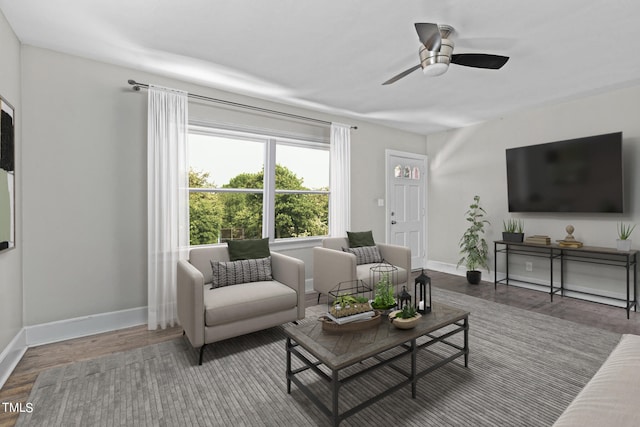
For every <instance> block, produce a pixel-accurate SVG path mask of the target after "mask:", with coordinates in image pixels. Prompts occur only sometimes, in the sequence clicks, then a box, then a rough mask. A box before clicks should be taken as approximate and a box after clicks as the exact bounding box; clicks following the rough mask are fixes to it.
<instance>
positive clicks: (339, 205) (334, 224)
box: [329, 123, 351, 237]
mask: <svg viewBox="0 0 640 427" xmlns="http://www.w3.org/2000/svg"><path fill="white" fill-rule="evenodd" d="M329 158H330V162H331V163H330V164H331V173H330V178H329V185H330V189H331V195H330V197H329V235H330V236H333V237H345V236H346V235H347V231H350V230H351V126H349V125H343V124H340V123H331V145H330V148H329Z"/></svg>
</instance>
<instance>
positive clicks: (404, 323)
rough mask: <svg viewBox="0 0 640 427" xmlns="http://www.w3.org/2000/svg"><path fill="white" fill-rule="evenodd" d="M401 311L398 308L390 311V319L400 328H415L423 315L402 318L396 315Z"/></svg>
mask: <svg viewBox="0 0 640 427" xmlns="http://www.w3.org/2000/svg"><path fill="white" fill-rule="evenodd" d="M399 312H400V310H396V311H392V312H391V313H389V321H390V322H391V324H392V325H393V326H395V327H396V328H398V329H411V328H415V327H416V325H417V324H418V321H419V320H420V318H421V317H422V315H421V314H416V315H415V316H414V317H410V318H409V319H400V318H399V317H396V314H398V313H399Z"/></svg>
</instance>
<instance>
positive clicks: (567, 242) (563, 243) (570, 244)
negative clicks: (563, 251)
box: [558, 240, 582, 249]
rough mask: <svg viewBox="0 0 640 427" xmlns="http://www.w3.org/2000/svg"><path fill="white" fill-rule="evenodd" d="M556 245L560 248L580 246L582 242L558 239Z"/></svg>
mask: <svg viewBox="0 0 640 427" xmlns="http://www.w3.org/2000/svg"><path fill="white" fill-rule="evenodd" d="M558 246H560V247H561V248H574V249H576V248H581V247H582V242H578V241H577V240H558Z"/></svg>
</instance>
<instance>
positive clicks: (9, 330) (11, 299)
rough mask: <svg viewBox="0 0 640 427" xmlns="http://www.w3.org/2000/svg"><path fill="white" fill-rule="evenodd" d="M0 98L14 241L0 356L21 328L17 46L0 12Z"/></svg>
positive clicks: (6, 263) (5, 256) (1, 263)
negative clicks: (6, 120) (12, 141)
mask: <svg viewBox="0 0 640 427" xmlns="http://www.w3.org/2000/svg"><path fill="white" fill-rule="evenodd" d="M0 52H2V61H0V77H1V78H0V95H2V97H4V98H5V99H6V100H7V101H8V102H9V103H10V104H11V105H13V107H14V108H15V114H16V116H15V117H16V125H15V126H16V129H15V132H16V193H17V194H16V212H15V213H16V239H17V241H18V243H17V244H16V247H15V248H14V249H10V250H6V251H2V252H0V353H2V351H3V350H4V349H5V348H6V347H7V345H8V344H9V343H10V342H11V340H12V339H13V338H14V337H15V336H16V334H17V333H18V332H19V331H20V329H21V328H22V244H21V242H20V237H21V236H22V231H21V228H22V221H21V214H22V209H21V186H22V179H21V177H22V168H21V153H22V147H21V145H22V142H21V140H22V133H21V130H20V126H21V123H22V112H21V105H22V102H21V99H20V43H19V42H18V39H17V38H16V36H15V34H14V33H13V30H12V29H11V27H10V26H9V24H8V23H7V21H6V19H5V17H4V15H3V14H2V13H1V12H0Z"/></svg>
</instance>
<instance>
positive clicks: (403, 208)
mask: <svg viewBox="0 0 640 427" xmlns="http://www.w3.org/2000/svg"><path fill="white" fill-rule="evenodd" d="M385 156H386V174H387V178H386V181H387V190H386V191H387V197H386V199H387V211H386V219H387V227H386V230H387V243H391V244H396V245H402V246H408V247H409V248H411V269H412V270H415V269H419V268H422V267H424V266H425V264H426V260H425V257H426V241H427V237H426V220H427V217H426V215H427V214H426V203H425V198H426V191H425V190H426V177H427V158H426V156H424V155H421V154H414V153H405V152H400V151H394V150H386V152H385Z"/></svg>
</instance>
